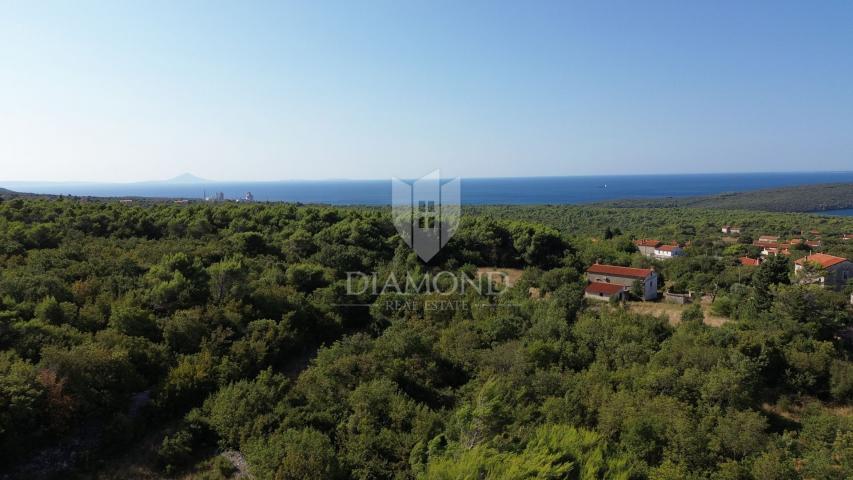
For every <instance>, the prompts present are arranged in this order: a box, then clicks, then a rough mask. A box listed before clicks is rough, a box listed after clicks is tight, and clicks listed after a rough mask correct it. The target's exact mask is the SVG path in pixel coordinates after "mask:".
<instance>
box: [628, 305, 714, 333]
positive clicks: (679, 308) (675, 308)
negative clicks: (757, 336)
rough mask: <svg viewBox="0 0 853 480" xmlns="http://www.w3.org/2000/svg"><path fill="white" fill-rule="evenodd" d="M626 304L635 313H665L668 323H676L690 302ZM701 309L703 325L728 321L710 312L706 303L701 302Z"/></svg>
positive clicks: (656, 314) (679, 320)
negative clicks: (703, 317)
mask: <svg viewBox="0 0 853 480" xmlns="http://www.w3.org/2000/svg"><path fill="white" fill-rule="evenodd" d="M628 306H629V308H630V309H631V311H633V312H637V313H642V314H646V315H654V316H661V315H665V316H666V317H667V318H669V323H670V325H678V324H679V323H681V313H682V312H683V311H684V309H686V308H687V307H689V306H690V304H687V305H678V304H675V303H667V302H628ZM702 310H703V311H704V312H705V325H710V326H712V327H719V326H720V325H722V324H724V323H726V322H729V321H730V320H729V319H728V318H725V317H719V316H717V315H713V314H711V311H710V308H709V306H708V305H704V304H703V305H702Z"/></svg>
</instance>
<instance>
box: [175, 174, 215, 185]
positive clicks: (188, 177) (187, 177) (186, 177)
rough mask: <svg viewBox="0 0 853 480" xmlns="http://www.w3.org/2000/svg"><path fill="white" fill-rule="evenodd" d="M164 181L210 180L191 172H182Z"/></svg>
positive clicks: (200, 181) (193, 181) (191, 181)
mask: <svg viewBox="0 0 853 480" xmlns="http://www.w3.org/2000/svg"><path fill="white" fill-rule="evenodd" d="M165 181H166V182H168V183H202V182H209V181H210V180H205V179H204V178H201V177H197V176H195V175H193V174H192V173H183V174H181V175H178V176H177V177H174V178H170V179H168V180H165Z"/></svg>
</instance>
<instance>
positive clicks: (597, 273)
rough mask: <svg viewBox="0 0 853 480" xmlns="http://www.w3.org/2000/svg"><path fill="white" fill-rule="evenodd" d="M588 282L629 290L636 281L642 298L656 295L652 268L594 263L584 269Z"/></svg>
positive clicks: (655, 273)
mask: <svg viewBox="0 0 853 480" xmlns="http://www.w3.org/2000/svg"><path fill="white" fill-rule="evenodd" d="M586 278H587V280H588V281H589V282H590V283H605V284H613V285H619V286H622V287H625V290H626V291H627V290H630V289H631V288H632V287H633V286H634V284H635V283H636V282H640V284H641V285H642V287H643V300H654V299H655V298H657V296H658V274H657V272H655V270H654V269H653V268H631V267H620V266H617V265H602V264H599V263H596V264H594V265H592V266H591V267H589V268H588V269H587V270H586Z"/></svg>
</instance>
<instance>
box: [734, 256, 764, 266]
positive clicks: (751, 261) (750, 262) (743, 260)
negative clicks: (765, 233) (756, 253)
mask: <svg viewBox="0 0 853 480" xmlns="http://www.w3.org/2000/svg"><path fill="white" fill-rule="evenodd" d="M738 261H740V264H741V265H743V266H744V267H757V266H759V265H761V259H760V258H749V257H740V258H738Z"/></svg>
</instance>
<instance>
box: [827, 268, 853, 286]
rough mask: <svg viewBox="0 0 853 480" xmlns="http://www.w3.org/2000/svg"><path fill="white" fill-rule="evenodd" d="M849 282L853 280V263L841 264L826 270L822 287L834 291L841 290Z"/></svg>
mask: <svg viewBox="0 0 853 480" xmlns="http://www.w3.org/2000/svg"><path fill="white" fill-rule="evenodd" d="M850 280H853V263H851V262H842V263H839V264H838V265H833V266H831V267H829V268H828V269H827V270H826V277H824V285H826V286H827V287H830V288H834V289H835V290H843V289H844V287H846V286H847V282H849V281H850Z"/></svg>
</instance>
